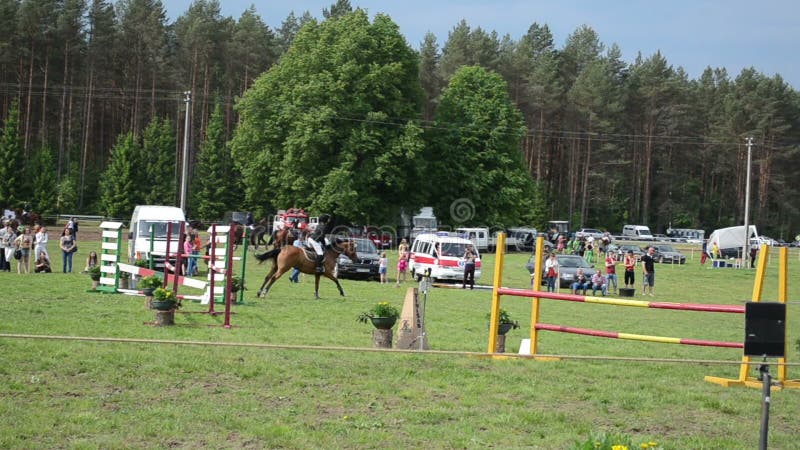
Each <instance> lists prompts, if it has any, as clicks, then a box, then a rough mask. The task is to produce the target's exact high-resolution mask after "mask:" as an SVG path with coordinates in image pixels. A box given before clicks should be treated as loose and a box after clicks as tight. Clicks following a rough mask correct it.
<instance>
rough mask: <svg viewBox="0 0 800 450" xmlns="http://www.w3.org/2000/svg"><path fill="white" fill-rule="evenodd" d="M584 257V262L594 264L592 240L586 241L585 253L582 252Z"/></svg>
mask: <svg viewBox="0 0 800 450" xmlns="http://www.w3.org/2000/svg"><path fill="white" fill-rule="evenodd" d="M584 256H585V257H586V262H588V263H589V264H594V239H592V238H589V239H588V240H587V241H586V251H585V252H584Z"/></svg>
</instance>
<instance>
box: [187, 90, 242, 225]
mask: <svg viewBox="0 0 800 450" xmlns="http://www.w3.org/2000/svg"><path fill="white" fill-rule="evenodd" d="M231 171H232V168H231V157H230V150H229V147H228V146H227V145H226V144H225V128H224V124H223V123H222V108H221V107H220V105H219V104H217V106H216V107H215V108H214V113H213V114H212V115H211V121H210V122H209V124H208V130H206V139H205V140H204V141H203V143H202V144H201V145H200V151H199V152H198V154H197V164H196V166H195V169H194V174H195V175H194V177H192V182H191V184H190V189H189V192H190V196H189V199H190V205H191V210H192V213H193V216H195V217H198V218H200V219H202V220H208V221H214V220H219V219H221V218H222V215H223V213H224V212H225V211H226V210H228V209H230V206H229V205H231V204H232V202H233V201H234V199H233V198H232V195H231V193H232V192H233V191H234V189H235V183H236V179H235V177H233V176H232V175H233V174H232V173H231Z"/></svg>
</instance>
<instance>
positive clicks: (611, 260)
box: [606, 252, 617, 294]
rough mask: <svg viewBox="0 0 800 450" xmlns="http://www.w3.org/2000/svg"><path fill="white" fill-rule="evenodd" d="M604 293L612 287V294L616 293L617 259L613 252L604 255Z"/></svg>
mask: <svg viewBox="0 0 800 450" xmlns="http://www.w3.org/2000/svg"><path fill="white" fill-rule="evenodd" d="M606 282H607V284H606V292H607V291H608V289H610V288H611V285H612V284H613V285H614V294H616V293H617V257H616V256H614V252H608V253H606Z"/></svg>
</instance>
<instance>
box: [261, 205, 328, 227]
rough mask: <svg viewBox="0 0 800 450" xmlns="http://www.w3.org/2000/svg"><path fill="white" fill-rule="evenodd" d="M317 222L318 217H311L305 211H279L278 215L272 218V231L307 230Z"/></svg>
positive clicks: (293, 209)
mask: <svg viewBox="0 0 800 450" xmlns="http://www.w3.org/2000/svg"><path fill="white" fill-rule="evenodd" d="M317 222H318V218H317V217H310V216H309V215H308V213H306V212H305V210H303V209H300V208H289V209H279V210H278V212H277V214H275V216H274V217H273V218H272V229H273V230H280V229H283V228H305V227H306V226H308V225H313V226H315V225H316V224H317Z"/></svg>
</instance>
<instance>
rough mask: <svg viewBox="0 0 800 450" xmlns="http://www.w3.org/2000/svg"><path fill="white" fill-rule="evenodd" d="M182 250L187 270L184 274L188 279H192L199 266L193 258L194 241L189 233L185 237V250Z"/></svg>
mask: <svg viewBox="0 0 800 450" xmlns="http://www.w3.org/2000/svg"><path fill="white" fill-rule="evenodd" d="M181 250H182V251H183V254H184V255H185V256H184V257H185V258H186V270H184V271H183V273H184V274H185V275H186V276H187V277H190V276H192V274H194V271H195V266H197V259H195V258H193V257H192V254H193V253H194V241H193V240H192V235H191V234H188V233H187V234H186V236H185V237H184V239H183V248H182V249H181Z"/></svg>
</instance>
